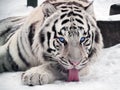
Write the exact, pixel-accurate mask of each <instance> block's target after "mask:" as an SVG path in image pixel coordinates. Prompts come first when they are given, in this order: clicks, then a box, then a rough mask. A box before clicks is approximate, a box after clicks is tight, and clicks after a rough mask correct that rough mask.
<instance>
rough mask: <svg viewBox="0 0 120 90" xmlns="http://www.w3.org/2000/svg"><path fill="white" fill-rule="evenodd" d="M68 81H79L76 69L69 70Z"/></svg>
mask: <svg viewBox="0 0 120 90" xmlns="http://www.w3.org/2000/svg"><path fill="white" fill-rule="evenodd" d="M68 81H69V82H70V81H79V77H78V70H77V69H69V73H68Z"/></svg>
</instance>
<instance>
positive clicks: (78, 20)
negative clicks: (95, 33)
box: [75, 18, 84, 24]
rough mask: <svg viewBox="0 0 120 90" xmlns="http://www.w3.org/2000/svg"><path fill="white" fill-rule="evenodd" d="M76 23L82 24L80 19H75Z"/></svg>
mask: <svg viewBox="0 0 120 90" xmlns="http://www.w3.org/2000/svg"><path fill="white" fill-rule="evenodd" d="M75 20H76V21H77V22H79V23H80V24H84V23H83V22H82V21H81V20H80V19H77V18H76V19H75Z"/></svg>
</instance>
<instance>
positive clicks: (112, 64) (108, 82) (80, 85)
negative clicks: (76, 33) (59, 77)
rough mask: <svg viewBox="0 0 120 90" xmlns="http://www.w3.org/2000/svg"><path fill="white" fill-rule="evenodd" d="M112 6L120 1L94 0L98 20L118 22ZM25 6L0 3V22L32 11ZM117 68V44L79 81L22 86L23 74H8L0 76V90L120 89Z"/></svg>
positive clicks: (119, 50)
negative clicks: (112, 13) (111, 13)
mask: <svg viewBox="0 0 120 90" xmlns="http://www.w3.org/2000/svg"><path fill="white" fill-rule="evenodd" d="M90 1H91V0H90ZM40 3H41V0H39V4H40ZM114 3H120V0H95V2H94V7H95V15H96V17H97V20H120V15H114V16H109V8H110V5H111V4H114ZM25 6H26V0H19V1H18V0H0V19H3V18H6V17H8V16H21V15H28V14H29V13H30V12H31V11H32V10H33V8H32V7H28V8H26V7H25ZM119 65H120V44H118V45H116V46H113V47H110V48H107V49H103V52H102V53H101V55H100V57H99V59H98V60H97V62H95V63H94V64H93V65H92V66H91V67H90V73H89V74H88V75H87V76H84V77H81V78H80V82H63V81H56V82H54V83H53V84H47V85H42V86H40V85H37V86H33V87H30V86H25V85H23V84H22V83H21V79H20V78H21V73H22V72H10V73H2V74H0V90H48V89H50V90H120V66H119Z"/></svg>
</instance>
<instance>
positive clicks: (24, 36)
mask: <svg viewBox="0 0 120 90" xmlns="http://www.w3.org/2000/svg"><path fill="white" fill-rule="evenodd" d="M102 47H103V41H102V35H101V33H100V30H99V28H98V26H97V24H96V20H95V17H94V12H93V7H92V2H91V3H90V2H88V1H87V0H46V1H45V2H44V3H43V4H42V5H41V6H39V7H37V8H36V9H35V10H34V11H33V12H32V13H31V14H30V16H28V17H12V18H8V19H4V20H1V21H0V72H5V71H19V70H22V71H23V70H24V71H25V70H27V71H25V72H24V73H23V74H22V82H23V84H25V85H43V84H48V83H52V82H54V81H55V80H68V81H79V79H80V78H81V76H83V75H85V74H87V72H88V69H89V66H90V65H91V63H92V62H94V61H95V59H96V56H97V55H98V54H99V52H100V51H101V49H102Z"/></svg>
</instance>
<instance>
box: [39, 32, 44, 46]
mask: <svg viewBox="0 0 120 90" xmlns="http://www.w3.org/2000/svg"><path fill="white" fill-rule="evenodd" d="M43 31H44V30H41V32H40V34H39V35H40V36H39V37H40V43H41V45H42V46H43V47H44V45H43V43H44V41H45V35H44V34H43Z"/></svg>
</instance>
